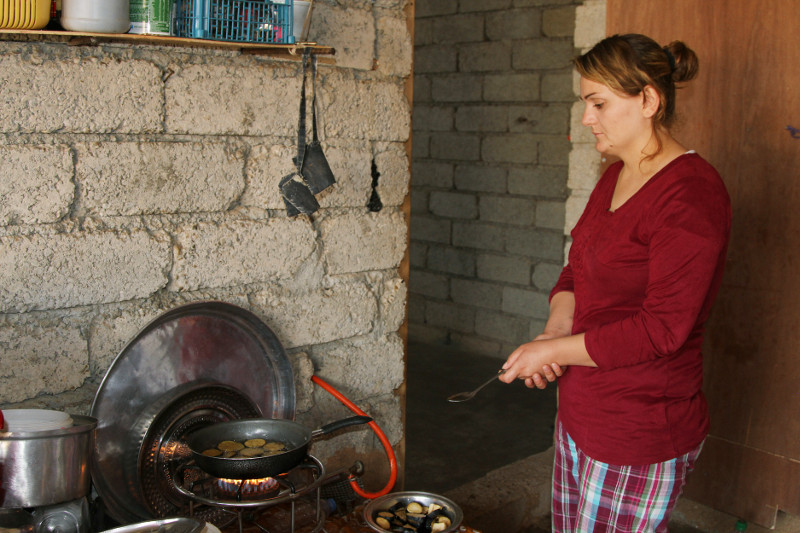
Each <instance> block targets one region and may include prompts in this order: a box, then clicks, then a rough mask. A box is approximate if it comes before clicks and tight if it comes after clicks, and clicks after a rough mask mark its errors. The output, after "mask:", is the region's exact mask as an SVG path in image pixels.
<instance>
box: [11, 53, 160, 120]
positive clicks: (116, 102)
mask: <svg viewBox="0 0 800 533" xmlns="http://www.w3.org/2000/svg"><path fill="white" fill-rule="evenodd" d="M29 57H30V56H29V54H19V55H16V54H3V55H0V72H2V73H3V79H4V80H13V83H4V84H3V90H2V91H1V92H0V131H2V132H21V133H27V132H31V133H33V132H41V133H51V132H58V133H62V134H63V133H112V132H113V133H157V132H162V131H163V121H164V115H163V109H164V100H163V99H162V97H161V94H162V92H161V88H162V85H163V84H162V81H161V74H162V72H161V69H160V68H159V67H158V66H156V65H154V64H153V63H151V62H149V61H142V60H136V59H129V60H127V61H98V60H97V59H95V58H81V57H75V58H74V59H72V60H61V59H55V60H53V61H40V62H39V63H38V64H36V65H33V64H32V63H31V62H30V59H29ZM89 87H91V90H87V88H89ZM23 102H24V105H21V103H23Z"/></svg>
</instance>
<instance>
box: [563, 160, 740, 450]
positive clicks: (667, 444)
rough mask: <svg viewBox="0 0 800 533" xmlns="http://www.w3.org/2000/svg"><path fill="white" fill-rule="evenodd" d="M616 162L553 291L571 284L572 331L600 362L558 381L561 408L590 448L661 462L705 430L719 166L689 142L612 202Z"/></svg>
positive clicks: (723, 242)
mask: <svg viewBox="0 0 800 533" xmlns="http://www.w3.org/2000/svg"><path fill="white" fill-rule="evenodd" d="M621 169H622V163H621V162H619V163H615V164H614V165H612V166H611V167H609V169H608V170H607V171H606V172H605V173H604V174H603V176H602V177H601V179H600V181H599V182H598V184H597V186H596V187H595V189H594V191H593V192H592V194H591V196H590V198H589V202H588V204H587V206H586V209H585V211H584V213H583V215H582V216H581V218H580V220H579V221H578V223H577V225H576V226H575V228H574V230H573V231H572V239H573V242H572V246H571V248H570V252H569V262H568V264H567V266H566V267H565V268H564V270H563V271H562V273H561V276H560V278H559V280H558V282H557V284H556V286H555V288H554V289H553V291H552V293H551V296H552V295H554V294H556V293H558V292H560V291H572V292H573V293H574V294H575V316H574V322H573V334H577V333H581V332H584V333H585V334H586V337H585V342H586V348H587V350H588V351H589V355H590V356H591V358H592V359H593V360H594V361H595V363H597V368H591V367H582V366H573V367H570V368H568V370H567V371H566V373H565V374H564V375H563V376H562V377H561V378H560V379H559V381H558V386H559V410H558V416H559V418H560V420H561V422H562V423H563V424H564V426H565V428H566V430H567V431H568V432H569V434H570V436H571V437H572V438H573V439H574V440H575V442H576V444H578V446H579V447H580V448H581V449H582V450H583V451H584V452H585V453H586V454H587V455H588V456H589V457H591V458H593V459H596V460H599V461H602V462H605V463H612V464H617V465H634V464H636V465H638V464H650V463H656V462H661V461H666V460H669V459H672V458H674V457H678V456H680V455H683V454H684V453H687V452H688V451H690V450H692V449H694V448H695V447H697V445H699V444H700V442H702V440H703V439H704V438H705V436H706V434H707V433H708V427H709V421H708V408H707V405H706V400H705V397H704V396H703V392H702V381H703V369H702V354H701V345H702V342H703V324H704V323H705V321H706V320H707V318H708V315H709V311H710V309H711V305H712V303H713V301H714V298H715V296H716V293H717V291H718V289H719V286H720V281H721V278H722V272H723V267H724V263H725V255H726V251H727V246H728V239H729V235H730V226H731V206H730V198H729V196H728V193H727V191H726V189H725V185H724V184H723V182H722V180H721V178H720V176H719V174H718V173H717V172H716V170H714V168H713V167H712V166H711V165H710V164H708V163H707V162H706V161H705V160H704V159H703V158H701V157H700V156H698V155H697V154H694V153H693V152H690V153H687V154H684V155H682V156H680V157H678V158H676V159H675V160H673V161H672V162H670V163H669V164H668V165H667V166H666V167H664V168H663V169H661V170H660V171H659V172H658V173H657V174H655V175H654V176H653V177H652V178H650V179H649V180H648V181H647V182H646V183H645V185H644V186H643V187H642V188H641V189H639V190H638V191H637V192H636V194H634V195H633V196H632V197H631V198H630V199H629V200H628V201H627V202H625V203H624V204H623V205H622V206H620V207H619V208H618V209H616V211H613V212H612V211H611V210H610V206H611V198H612V196H613V194H614V187H615V185H616V183H617V177H618V176H619V172H620V170H621Z"/></svg>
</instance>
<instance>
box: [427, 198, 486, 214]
mask: <svg viewBox="0 0 800 533" xmlns="http://www.w3.org/2000/svg"><path fill="white" fill-rule="evenodd" d="M429 207H430V210H431V213H433V214H434V215H437V216H440V217H447V218H456V219H475V218H477V217H478V199H477V198H476V196H475V195H474V194H468V193H459V192H440V191H432V192H431V195H430V205H429Z"/></svg>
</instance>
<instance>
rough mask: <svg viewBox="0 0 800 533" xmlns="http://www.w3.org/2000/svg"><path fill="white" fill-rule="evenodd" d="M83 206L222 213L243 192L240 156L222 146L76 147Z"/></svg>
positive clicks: (95, 210)
mask: <svg viewBox="0 0 800 533" xmlns="http://www.w3.org/2000/svg"><path fill="white" fill-rule="evenodd" d="M76 152H77V163H76V165H75V174H76V178H77V180H78V182H79V183H80V185H81V189H82V193H83V207H84V209H86V211H87V212H88V213H90V214H93V215H100V216H120V215H123V216H134V215H142V214H156V213H175V212H184V213H191V212H210V211H224V210H226V209H228V208H230V206H231V205H232V204H233V203H234V202H235V201H236V199H237V198H238V197H239V196H240V195H241V194H242V192H243V191H244V188H245V182H244V168H243V167H244V153H243V150H241V149H237V148H236V147H235V146H233V145H227V144H223V143H193V142H192V143H180V142H161V143H159V142H153V143H139V142H103V143H90V144H81V145H77V146H76Z"/></svg>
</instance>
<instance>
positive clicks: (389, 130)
mask: <svg viewBox="0 0 800 533" xmlns="http://www.w3.org/2000/svg"><path fill="white" fill-rule="evenodd" d="M337 73H339V72H338V71H337ZM339 74H340V76H339V77H338V78H337V77H336V76H333V75H330V76H329V78H330V79H331V82H330V91H331V92H330V96H328V95H327V94H325V93H323V94H324V99H323V100H324V105H322V106H321V109H318V110H317V114H318V115H319V116H321V117H324V122H323V126H322V127H323V133H322V138H323V139H339V138H347V139H364V140H367V139H368V140H371V141H393V142H406V141H407V140H408V136H409V134H410V133H411V109H410V106H409V103H408V99H407V98H406V95H405V88H404V86H403V82H402V79H399V78H398V79H392V80H390V81H372V80H353V79H349V78H347V77H345V76H344V74H342V73H339ZM384 80H385V78H384ZM318 86H319V84H318ZM318 91H319V88H318ZM354 109H357V110H358V111H359V112H358V113H354V112H353V110H354ZM293 121H294V123H295V126H294V129H293V130H292V135H293V136H294V135H296V133H297V132H296V131H295V130H296V128H297V126H296V124H297V116H296V115H294V118H293Z"/></svg>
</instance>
